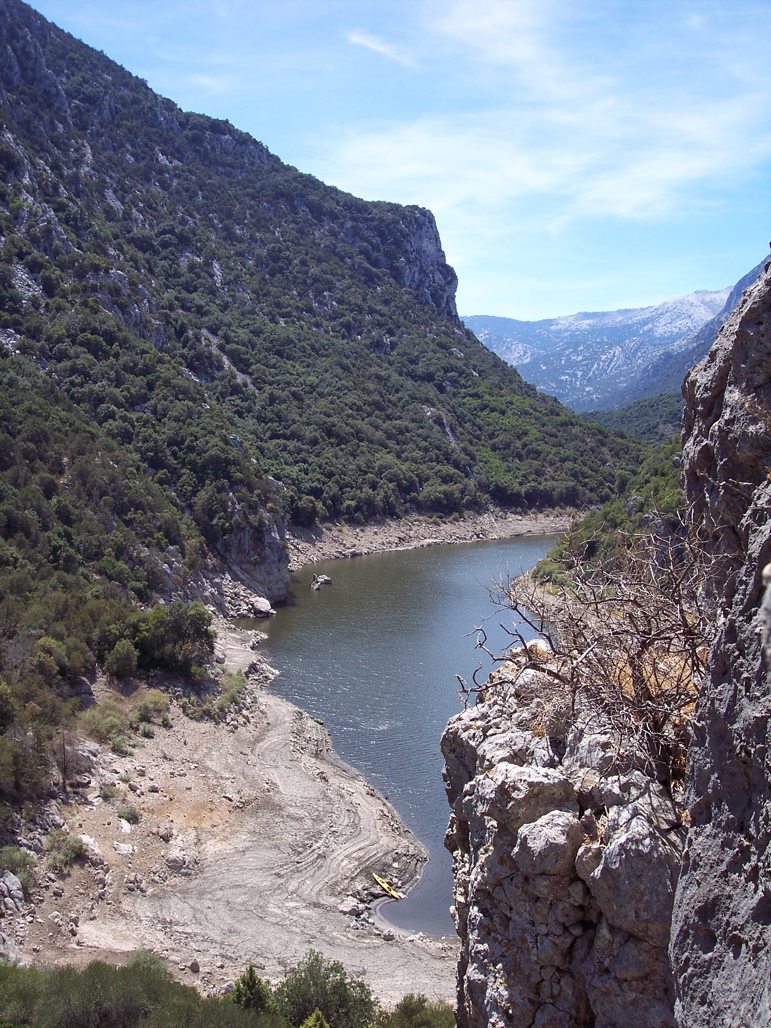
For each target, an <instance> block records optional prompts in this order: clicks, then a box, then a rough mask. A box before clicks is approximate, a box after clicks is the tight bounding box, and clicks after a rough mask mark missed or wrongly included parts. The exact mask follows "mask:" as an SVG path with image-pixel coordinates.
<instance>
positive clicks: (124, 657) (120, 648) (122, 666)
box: [104, 639, 139, 678]
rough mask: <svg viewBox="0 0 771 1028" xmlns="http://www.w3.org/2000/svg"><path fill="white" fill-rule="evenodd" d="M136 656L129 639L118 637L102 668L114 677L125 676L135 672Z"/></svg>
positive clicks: (135, 650)
mask: <svg viewBox="0 0 771 1028" xmlns="http://www.w3.org/2000/svg"><path fill="white" fill-rule="evenodd" d="M138 657H139V655H138V654H137V649H136V646H135V645H134V644H133V643H132V642H131V640H130V639H119V640H118V641H117V642H116V643H115V645H114V646H113V648H112V649H111V650H110V652H109V653H108V654H107V659H106V660H105V662H104V670H105V671H106V672H107V674H108V675H113V676H114V677H115V678H127V677H128V676H129V675H133V674H135V673H136V670H137V660H138Z"/></svg>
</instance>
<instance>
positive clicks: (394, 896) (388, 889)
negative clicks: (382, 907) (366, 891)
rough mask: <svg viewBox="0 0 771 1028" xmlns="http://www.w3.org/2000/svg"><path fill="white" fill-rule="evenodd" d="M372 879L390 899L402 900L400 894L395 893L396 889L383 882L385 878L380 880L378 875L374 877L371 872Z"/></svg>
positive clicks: (373, 873)
mask: <svg viewBox="0 0 771 1028" xmlns="http://www.w3.org/2000/svg"><path fill="white" fill-rule="evenodd" d="M372 877H373V878H374V879H375V881H376V882H377V884H378V885H379V886H380V888H381V889H382V890H383V892H385V893H387V894H388V895H389V896H390V897H391V899H395V900H400V899H402V894H401V893H400V892H397V891H396V889H394V887H393V885H390V884H389V883H388V882H387V881H386V880H385V878H381V877H380V875H376V874H375V872H374V871H373V872H372Z"/></svg>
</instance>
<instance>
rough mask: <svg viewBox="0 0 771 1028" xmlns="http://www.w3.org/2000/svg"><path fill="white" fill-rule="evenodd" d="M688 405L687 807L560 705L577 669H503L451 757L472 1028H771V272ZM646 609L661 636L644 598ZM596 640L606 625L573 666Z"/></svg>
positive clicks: (454, 728) (614, 735) (521, 654)
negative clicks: (693, 658) (691, 587)
mask: <svg viewBox="0 0 771 1028" xmlns="http://www.w3.org/2000/svg"><path fill="white" fill-rule="evenodd" d="M684 393H685V421H684V433H683V455H682V467H683V473H684V479H685V490H686V497H687V502H688V505H689V508H690V517H691V518H692V521H693V524H694V528H695V530H694V532H693V533H691V538H693V539H698V540H700V544H701V545H703V547H704V558H705V560H704V561H703V564H702V562H701V561H694V560H692V559H688V560H686V561H685V562H684V564H683V565H682V567H683V570H684V571H685V570H686V569H692V568H693V567H694V566H695V567H697V568H700V567H702V568H703V574H704V576H705V578H704V579H703V581H702V585H703V588H702V590H701V597H700V601H699V602H697V603H690V602H689V605H688V607H687V608H683V610H684V612H685V611H686V610H687V611H688V613H687V615H686V616H685V617H683V618H681V619H680V623H681V624H683V625H684V626H685V638H689V637H691V638H692V636H691V633H692V630H693V625H694V623H695V621H696V619H697V618H699V619H703V622H702V623H703V624H704V627H705V629H706V631H707V633H708V634H710V637H711V638H712V640H713V641H712V645H711V651H710V653H709V659H708V664H707V673H706V677H705V678H704V680H703V682H701V681H700V678H701V676H700V675H699V676H698V678H696V677H695V675H694V677H692V678H691V679H690V681H689V685H688V689H687V691H686V693H685V694H684V695H683V697H682V699H683V702H684V705H683V706H682V707H681V708H680V710H681V711H683V712H684V713H685V715H686V717H688V711H689V709H691V708H692V705H693V698H694V696H695V695H696V691H695V688H694V684H695V683H697V682H698V684H699V685H700V691H699V692H698V697H697V699H696V712H695V719H694V721H693V722H692V724H691V727H690V729H688V730H687V731H690V733H691V737H690V742H689V749H688V772H687V780H686V783H685V789H684V790H683V788H682V783H681V782H680V779H679V776H680V774H681V773H682V769H683V765H682V763H681V762H679V761H678V763H677V765H672V768H673V771H674V770H677V774H678V778H677V780H674V777H673V779H672V780H671V781H670V783H669V786H667V785H666V782H664V781H663V780H662V777H661V774H660V768H659V771H657V772H656V773H655V774H651V771H652V770H653V767H652V765H651V764H650V762H648V763H647V765H646V762H645V760H644V759H643V750H642V749H641V748H640V747H639V745H637V744H635V745H634V747H633V748H625V745H624V738H625V732H626V728H625V725H626V723H627V722H624V721H623V720H619V719H616V720H615V721H614V722H613V725H614V727H613V728H612V729H611V728H610V724H609V722H608V714H609V711H610V710H611V709H612V708H611V707H610V706H607V705H606V706H604V707H603V706H602V705H601V706H600V707H599V709H598V708H597V706H596V705H593V704H592V703H591V702H590V703H589V706H588V708H587V706H586V705H585V704H586V703H587V695H586V693H585V692H582V690H581V689H580V688H578V689H576V688H571V689H570V690H568V691H567V692H560V681H561V679H562V680H563V681H564V672H565V663H564V662H562V663H560V664H555V663H554V662H551V663H550V662H548V661H547V660H546V659H545V656H544V654H545V646H544V645H541V646H540V647H537V648H536V647H531V648H529V649H527V650H526V649H524V648H523V649H519V650H514V651H512V653H510V654H509V655H508V657H507V659H506V660H504V661H503V662H501V665H500V667H499V668H498V669H497V670H496V671H495V672H494V673H493V674H492V675H491V677H490V679H489V680H488V682H487V683H486V684H485V686H484V687H483V688H482V689H481V690H480V691H479V694H478V696H477V703H476V705H475V706H474V707H469V708H468V709H466V710H464V711H463V713H461V714H459V715H457V716H456V717H455V718H453V719H452V720H451V721H450V723H449V725H448V727H447V729H446V731H445V734H444V736H443V739H442V750H443V753H444V756H445V765H446V782H447V792H448V799H449V802H450V805H451V809H452V813H451V816H450V825H449V828H448V832H447V839H446V844H447V846H448V848H449V849H450V850H451V851H452V853H453V865H454V886H455V918H456V923H457V925H458V931H459V935H460V938H461V955H460V959H459V965H458V972H459V974H458V1020H459V1024H461V1025H462V1026H464V1028H480V1026H484V1025H489V1026H494V1028H507V1026H509V1025H512V1024H539V1025H544V1026H546V1025H549V1026H552V1025H553V1026H555V1028H556V1026H558V1025H559V1026H567V1025H574V1026H575V1028H584V1026H587V1025H598V1026H605V1028H611V1026H616V1025H626V1024H630V1025H632V1024H634V1025H645V1026H649V1025H650V1026H662V1028H663V1026H671V1025H674V1024H678V1025H679V1026H681V1028H713V1026H716V1025H721V1026H722V1025H726V1026H727V1025H732V1026H733V1025H737V1026H738V1025H742V1026H745V1025H746V1026H748V1028H749V1026H753V1028H754V1026H755V1025H758V1026H760V1025H767V1024H769V1023H771V989H770V988H769V982H770V981H771V977H770V972H771V902H770V900H769V893H770V891H771V890H770V889H769V880H771V827H770V826H771V787H770V785H769V783H770V782H771V778H770V777H769V764H768V744H769V731H770V730H771V724H770V718H771V715H770V714H769V711H770V710H771V482H770V481H769V470H768V469H769V459H770V458H771V436H770V434H769V424H771V266H769V268H768V269H767V270H766V271H765V272H763V273H762V274H761V277H760V279H759V280H758V282H757V283H756V284H755V285H754V286H753V287H751V288H750V289H749V290H748V291H747V292H746V293H745V295H744V297H743V298H742V299H741V301H740V303H739V305H738V306H737V307H736V309H735V310H734V311H733V313H732V314H731V315H730V316H729V318H728V319H727V321H726V323H725V325H724V326H723V328H722V330H721V332H720V335H719V337H718V339H717V341H716V343H715V345H714V346H713V347H712V349H711V350H710V353H709V354H708V355H707V357H706V358H704V360H703V361H702V362H701V363H700V364H698V365H697V366H696V367H695V368H694V369H693V370H692V372H691V373H690V374H689V376H688V378H687V380H686V383H685V387H684ZM650 470H653V465H651V469H650ZM661 484H662V485H663V488H664V496H666V494H667V493H668V492H669V486H668V484H667V476H664V478H663V481H662V483H661ZM652 485H653V494H654V495H655V494H656V492H659V489H658V487H657V486H656V483H655V481H654V482H653V483H652ZM641 492H642V498H643V499H644V498H645V496H644V491H642V490H641ZM664 506H665V507H666V504H664ZM646 520H647V522H648V527H649V528H650V519H646ZM643 523H644V522H643ZM660 542H661V539H659V543H660ZM664 552H665V551H664V550H662V549H657V550H656V553H657V556H656V559H655V565H656V567H657V568H658V570H659V571H660V570H661V561H660V556H663V554H664ZM652 566H653V565H652V564H651V563H650V562H648V564H647V567H648V569H650V567H652ZM697 577H698V578H699V579H701V573H699V574H698V575H697ZM676 580H679V581H682V575H677V576H675V575H672V574H671V573H670V575H669V577H668V578H667V579H666V581H665V584H664V587H663V588H662V590H661V595H663V596H668V595H669V593H670V591H671V589H672V588H673V587H674V583H675V581H676ZM573 584H574V585H575V583H573ZM638 584H639V583H638ZM577 595H578V593H577V591H575V590H574V591H573V596H574V597H576V596H577ZM595 595H596V594H595ZM640 595H643V596H645V597H646V598H645V599H644V600H643V601H642V602H641V601H640ZM604 598H605V599H606V598H607V597H604ZM552 602H554V601H552ZM632 602H633V605H634V606H636V607H639V608H640V609H641V611H642V612H643V614H644V617H643V619H642V622H641V623H643V624H647V625H648V626H649V627H652V628H653V629H654V632H655V634H656V635H658V637H659V639H661V638H664V637H665V636H666V629H664V628H663V626H662V624H661V621H660V620H659V619H658V618H657V616H656V615H655V614H653V615H652V613H651V610H652V608H651V606H650V605H649V604H648V600H647V595H646V594H645V593H641V592H635V593H634V594H632ZM560 603H561V608H560V611H559V612H553V614H554V617H553V620H554V622H555V623H556V624H557V625H559V621H560V614H561V613H562V611H563V610H564V609H565V608H567V607H568V606H569V604H568V603H567V602H565V601H564V600H562V599H560ZM531 609H537V604H536V605H533V607H532V608H531ZM601 609H602V610H603V611H604V612H607V610H608V608H607V607H606V606H605V605H604V604H603V606H602V607H601ZM605 620H607V621H608V622H609V623H612V622H614V621H615V620H616V619H615V618H613V617H610V616H608V615H607V613H606V616H605ZM651 621H652V622H653V624H652V625H651ZM706 622H711V623H710V624H709V625H707V623H706ZM616 631H618V628H617V627H615V626H612V627H611V633H613V632H616ZM619 634H620V636H621V637H624V638H627V635H626V633H624V632H621V633H619ZM602 635H603V633H602V632H601V631H600V630H599V626H598V625H597V624H596V619H595V624H594V625H593V626H592V631H591V632H590V633H588V634H587V636H586V637H585V639H584V641H585V642H587V641H589V640H591V642H590V645H589V646H588V647H584V646H582V647H581V650H580V655H579V652H578V651H576V658H577V659H576V660H575V665H574V666H575V667H578V666H579V665H582V664H583V665H584V666H585V660H586V658H587V656H588V655H589V654H590V652H591V651H592V650H593V649H594V648H595V647H596V646H597V645H598V642H599V639H600V637H601V636H602ZM703 650H704V648H703V647H701V646H698V648H697V651H696V652H698V654H699V661H698V663H699V664H700V663H701V661H702V657H701V653H702V652H703ZM622 652H627V653H628V650H627V651H623V650H622ZM617 666H618V662H615V663H614V667H617ZM638 667H639V665H638ZM571 684H572V683H571ZM625 688H628V685H627V686H625ZM646 688H647V687H646ZM656 706H657V708H658V709H660V710H665V711H667V712H668V713H670V712H671V710H672V709H673V708H672V706H671V705H669V704H667V703H665V702H663V701H662V700H661V699H659V700H658V702H657V704H656ZM637 716H639V715H631V716H630V718H629V719H628V723H629V724H632V725H634V724H635V720H636V717H637ZM685 737H687V735H686V736H685ZM655 752H656V753H657V754H661V752H662V750H661V749H660V748H657V749H656V751H655ZM686 826H689V827H686Z"/></svg>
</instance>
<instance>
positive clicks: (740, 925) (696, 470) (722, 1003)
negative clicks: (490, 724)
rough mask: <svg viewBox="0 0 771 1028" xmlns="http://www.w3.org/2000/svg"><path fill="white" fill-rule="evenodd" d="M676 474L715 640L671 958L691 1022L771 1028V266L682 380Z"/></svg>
mask: <svg viewBox="0 0 771 1028" xmlns="http://www.w3.org/2000/svg"><path fill="white" fill-rule="evenodd" d="M684 392H685V397H686V420H685V426H684V433H683V442H684V446H683V466H684V471H685V487H686V493H687V497H688V501H689V503H690V504H691V506H692V508H693V517H694V520H695V521H696V523H703V524H704V526H705V529H706V530H707V531H706V535H705V546H706V549H707V554H708V557H709V566H710V580H709V587H710V591H711V594H712V596H713V599H714V602H715V605H716V608H717V610H716V614H717V619H718V633H717V637H716V640H715V642H714V645H713V647H712V651H711V654H710V658H709V667H708V672H707V678H706V681H705V683H704V686H703V689H702V691H701V694H700V696H699V700H698V708H697V720H696V732H695V738H694V742H693V744H692V746H691V750H690V755H689V764H690V767H689V782H688V801H689V806H690V812H691V828H690V831H689V833H688V839H687V843H686V850H685V856H684V860H683V867H682V872H681V875H680V880H679V884H678V888H677V897H676V903H675V912H674V919H673V928H672V947H671V952H672V964H673V969H674V971H675V977H676V981H677V993H678V1003H677V1015H678V1023H679V1024H680V1025H682V1026H683V1028H685V1026H688V1028H701V1026H704V1028H707V1026H712V1025H718V1024H726V1025H727V1024H737V1025H738V1024H746V1025H761V1024H768V1023H770V1022H771V991H770V989H769V982H771V886H770V885H769V883H770V882H771V845H770V844H771V778H770V777H769V756H768V741H769V732H770V731H771V714H770V711H771V646H770V644H769V640H770V639H771V593H769V589H768V586H769V581H770V580H771V565H770V564H769V561H771V482H770V481H769V463H770V458H771V441H770V437H769V424H770V423H771V270H769V271H766V272H765V273H764V274H763V275H762V276H761V278H760V280H759V281H758V283H757V284H756V285H755V286H754V287H753V288H752V289H751V290H750V291H749V292H748V293H747V294H746V296H745V297H744V299H743V301H742V302H741V304H740V306H739V307H737V308H736V310H735V311H734V313H733V314H732V315H731V316H730V317H729V319H728V321H727V322H726V324H725V326H724V327H723V330H722V332H721V333H720V336H719V338H718V340H717V342H716V344H715V346H714V347H713V348H712V350H711V351H710V353H709V354H708V356H707V357H705V359H704V360H703V361H702V362H701V363H700V364H698V365H697V366H696V367H695V368H694V369H693V371H692V372H691V373H690V375H689V376H688V378H687V380H686V383H685V386H684Z"/></svg>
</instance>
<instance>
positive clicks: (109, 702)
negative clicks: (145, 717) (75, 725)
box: [82, 696, 131, 752]
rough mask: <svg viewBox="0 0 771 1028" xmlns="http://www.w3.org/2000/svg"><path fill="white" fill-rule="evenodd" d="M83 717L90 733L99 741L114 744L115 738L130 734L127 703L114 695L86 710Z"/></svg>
mask: <svg viewBox="0 0 771 1028" xmlns="http://www.w3.org/2000/svg"><path fill="white" fill-rule="evenodd" d="M82 718H83V722H84V724H85V726H86V728H87V729H88V731H89V732H90V734H91V735H93V736H94V738H95V739H97V740H98V741H99V742H109V743H110V744H112V743H113V740H114V739H119V738H121V737H125V736H126V735H128V732H129V730H130V728H131V725H130V721H129V716H128V713H127V712H126V707H125V704H123V703H121V702H120V701H119V700H118V699H116V698H113V697H112V696H107V697H105V698H104V699H103V700H102V701H101V703H98V704H97V705H96V706H95V707H91V708H90V709H89V710H87V711H85V712H84V714H83V715H82ZM113 749H115V747H114V746H113ZM116 752H118V751H117V750H116Z"/></svg>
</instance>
